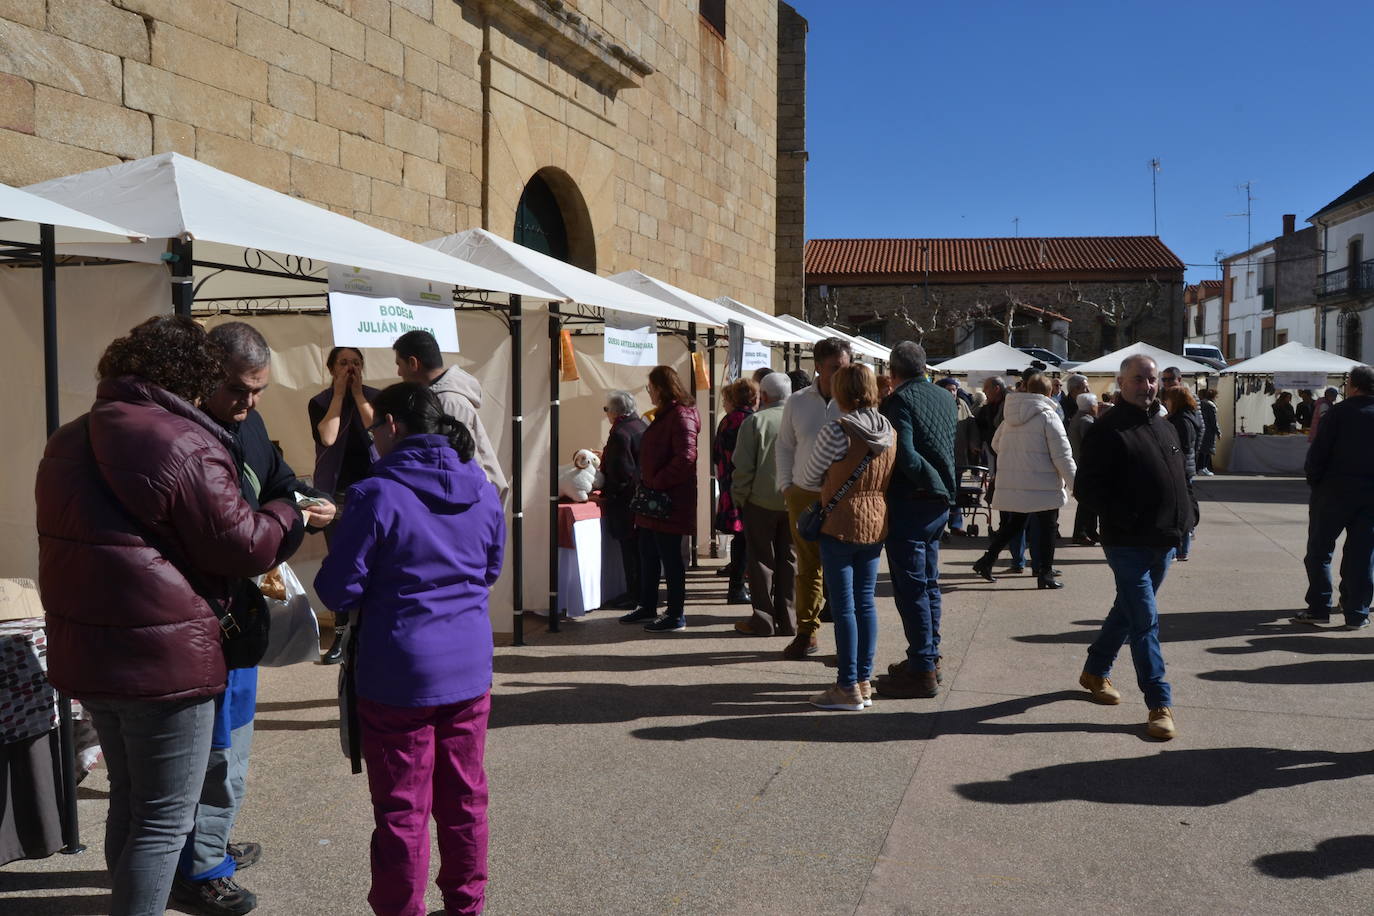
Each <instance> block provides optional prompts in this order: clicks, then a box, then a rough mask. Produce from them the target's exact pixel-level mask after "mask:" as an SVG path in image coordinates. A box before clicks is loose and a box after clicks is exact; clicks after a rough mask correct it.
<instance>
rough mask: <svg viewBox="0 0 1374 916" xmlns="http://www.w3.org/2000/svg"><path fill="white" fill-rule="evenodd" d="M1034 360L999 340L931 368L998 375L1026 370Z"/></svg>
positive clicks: (954, 373) (947, 373)
mask: <svg viewBox="0 0 1374 916" xmlns="http://www.w3.org/2000/svg"><path fill="white" fill-rule="evenodd" d="M1034 361H1035V357H1033V356H1031V355H1030V354H1029V353H1023V352H1022V351H1020V350H1018V349H1016V348H1015V347H1013V346H1010V345H1008V344H1005V343H1002V342H1001V341H1000V340H999V341H994V342H993V343H990V344H988V345H987V346H985V347H979V348H978V349H977V350H971V351H969V352H968V353H963V354H960V355H959V356H953V357H950V358H949V359H947V360H945V361H943V362H940V363H936V364H935V365H934V366H932V367H931V368H933V369H939V370H940V371H941V372H942V373H944V374H946V375H962V374H964V373H974V374H990V375H998V374H1001V373H1003V372H1007V371H1009V370H1012V369H1015V370H1016V371H1018V372H1024V371H1026V370H1027V369H1029V368H1030V367H1031V363H1032V362H1034ZM1075 371H1077V370H1075Z"/></svg>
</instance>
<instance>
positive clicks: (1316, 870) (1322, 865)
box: [1254, 834, 1374, 881]
mask: <svg viewBox="0 0 1374 916" xmlns="http://www.w3.org/2000/svg"><path fill="white" fill-rule="evenodd" d="M1254 866H1255V868H1256V869H1257V870H1258V871H1260V872H1262V873H1264V874H1266V875H1268V876H1269V877H1271V878H1290V879H1291V878H1316V879H1317V880H1318V881H1320V880H1323V879H1326V878H1334V877H1336V876H1337V875H1349V874H1353V873H1354V872H1357V871H1363V870H1365V869H1374V836H1371V835H1369V834H1361V835H1358V836H1338V837H1333V838H1331V839H1329V840H1322V841H1321V842H1320V843H1318V844H1317V845H1316V846H1315V847H1314V848H1312V849H1297V850H1294V851H1292V852H1274V853H1270V854H1268V855H1264V856H1260V857H1259V858H1257V859H1255V861H1254Z"/></svg>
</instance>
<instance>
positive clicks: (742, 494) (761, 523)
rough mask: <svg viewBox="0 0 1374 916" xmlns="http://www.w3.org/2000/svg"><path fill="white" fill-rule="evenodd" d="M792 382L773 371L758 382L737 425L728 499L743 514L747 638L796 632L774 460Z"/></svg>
mask: <svg viewBox="0 0 1374 916" xmlns="http://www.w3.org/2000/svg"><path fill="white" fill-rule="evenodd" d="M791 395H792V381H791V379H789V378H788V377H787V376H786V375H785V374H784V373H781V372H772V373H769V374H768V375H765V376H764V377H763V380H762V381H760V382H759V409H758V410H756V411H754V412H753V413H752V414H750V415H749V417H748V418H747V419H746V420H745V421H744V423H743V424H742V425H741V426H740V428H739V435H738V437H737V438H736V440H735V451H734V453H733V461H734V465H735V470H734V473H733V475H732V476H731V478H730V498H731V499H733V500H734V501H735V505H737V506H739V507H740V510H741V512H742V513H743V515H744V538H745V550H744V556H745V559H746V562H747V565H748V574H749V593H750V596H751V598H750V600H751V602H752V603H753V605H754V612H753V614H752V615H751V616H750V617H749V619H748V620H741V621H739V622H738V623H736V624H735V629H736V630H737V631H738V632H740V633H742V634H744V635H745V636H796V635H797V613H796V580H797V557H796V550H795V548H794V547H793V544H792V526H791V523H790V522H789V520H788V517H787V503H786V501H785V500H784V499H783V496H782V491H781V490H780V489H779V488H778V477H777V462H776V461H775V460H774V458H775V453H776V451H777V445H778V434H779V432H780V431H781V429H782V414H783V405H784V404H786V402H787V399H788V398H789V397H791Z"/></svg>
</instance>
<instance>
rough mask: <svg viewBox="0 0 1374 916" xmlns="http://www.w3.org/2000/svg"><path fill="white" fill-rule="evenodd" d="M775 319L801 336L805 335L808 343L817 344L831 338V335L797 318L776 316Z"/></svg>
mask: <svg viewBox="0 0 1374 916" xmlns="http://www.w3.org/2000/svg"><path fill="white" fill-rule="evenodd" d="M773 317H774V318H775V319H777V320H778V321H781V322H782V323H783V324H786V325H788V326H790V327H793V328H796V329H797V331H799V332H800V333H801V334H803V335H805V336H806V337H807V338H808V341H807V342H808V343H815V342H816V341H818V340H825V339H826V338H827V337H829V336H830V335H829V334H827V333H825V332H824V331H822V330H821V329H820V328H818V327H816V326H815V325H814V324H807V323H806V322H805V321H802V320H801V319H800V318H797V317H795V316H792V315H774V316H773Z"/></svg>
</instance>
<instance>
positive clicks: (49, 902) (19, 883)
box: [0, 853, 110, 916]
mask: <svg viewBox="0 0 1374 916" xmlns="http://www.w3.org/2000/svg"><path fill="white" fill-rule="evenodd" d="M88 855H89V853H88ZM10 867H12V868H13V867H22V863H18V862H17V863H13V864H12V865H11V866H10ZM109 887H110V876H109V874H108V873H107V872H106V871H105V870H104V869H101V870H100V871H56V872H47V871H45V872H23V871H20V872H15V871H5V870H3V869H0V894H25V895H30V896H24V897H20V898H18V900H17V901H16V900H15V899H13V898H6V899H0V913H14V914H15V916H19V914H21V913H22V914H24V916H103V914H106V913H109V912H110V895H109V894H108V893H95V894H65V895H61V894H60V895H57V896H53V897H34V896H31V895H32V893H33V892H35V891H51V890H59V889H65V888H71V889H73V890H76V889H81V888H89V889H91V890H95V891H108V890H109ZM16 902H18V903H19V904H20V905H19V906H17V907H16V906H15V903H16Z"/></svg>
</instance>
